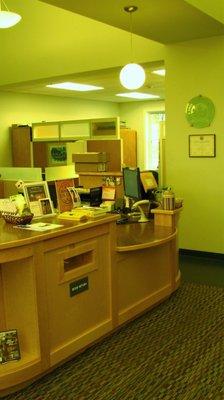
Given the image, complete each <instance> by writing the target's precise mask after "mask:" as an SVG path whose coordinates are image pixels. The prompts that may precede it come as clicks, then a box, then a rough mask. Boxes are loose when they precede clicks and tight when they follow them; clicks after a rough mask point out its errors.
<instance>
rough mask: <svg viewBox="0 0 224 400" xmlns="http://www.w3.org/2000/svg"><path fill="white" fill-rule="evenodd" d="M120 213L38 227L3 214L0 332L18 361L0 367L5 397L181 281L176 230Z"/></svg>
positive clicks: (159, 298)
mask: <svg viewBox="0 0 224 400" xmlns="http://www.w3.org/2000/svg"><path fill="white" fill-rule="evenodd" d="M116 219H117V216H114V215H108V216H106V217H102V218H99V219H97V220H95V221H92V222H85V223H78V222H71V221H67V220H61V219H60V220H58V219H57V218H54V219H53V218H51V219H44V222H46V221H47V222H53V223H58V224H62V225H63V226H61V227H60V228H57V229H54V230H51V231H46V232H44V233H43V232H34V231H28V230H26V229H23V230H22V229H16V228H14V227H13V226H12V225H9V224H6V223H5V222H4V221H2V220H1V219H0V331H5V330H11V329H17V332H18V338H19V344H20V351H21V359H20V360H19V361H10V362H8V363H5V364H0V397H1V396H2V395H5V394H6V393H8V392H11V391H13V390H16V389H18V387H20V385H24V384H25V383H26V382H29V381H30V380H33V379H36V378H37V377H39V376H40V375H42V374H44V373H46V372H47V371H49V370H50V369H51V368H53V367H54V366H56V365H57V364H59V363H60V362H63V361H64V360H66V359H68V358H69V357H71V356H73V355H74V354H75V353H77V352H78V351H80V350H82V349H84V348H85V347H87V346H89V345H90V344H91V343H93V342H94V341H96V340H98V339H99V338H101V337H103V336H104V335H105V334H108V333H109V332H110V331H112V330H113V329H115V328H116V327H118V326H119V325H120V324H122V323H124V322H126V321H127V320H129V319H131V318H134V317H135V316H136V315H138V314H139V313H141V312H143V311H144V310H146V309H147V308H149V307H152V306H153V305H155V304H157V303H158V302H160V301H162V300H163V299H165V298H166V297H168V296H169V295H170V294H171V293H172V292H173V291H174V290H175V289H176V288H177V286H178V283H179V268H178V253H177V251H178V249H177V232H176V230H174V229H173V228H169V227H161V226H154V224H153V222H151V221H150V222H149V223H144V224H139V223H135V224H134V223H133V224H128V225H119V226H118V225H116V224H115V220H116Z"/></svg>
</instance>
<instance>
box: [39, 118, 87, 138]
mask: <svg viewBox="0 0 224 400" xmlns="http://www.w3.org/2000/svg"><path fill="white" fill-rule="evenodd" d="M32 132H33V141H34V142H36V141H45V142H46V141H48V142H49V141H66V140H78V139H88V138H89V137H90V121H89V120H80V121H56V122H39V123H34V124H32Z"/></svg>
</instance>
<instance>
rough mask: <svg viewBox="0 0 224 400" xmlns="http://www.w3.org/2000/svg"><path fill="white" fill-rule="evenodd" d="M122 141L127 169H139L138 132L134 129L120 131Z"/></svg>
mask: <svg viewBox="0 0 224 400" xmlns="http://www.w3.org/2000/svg"><path fill="white" fill-rule="evenodd" d="M120 138H121V140H122V162H123V165H125V166H127V167H132V168H135V167H137V132H136V131H135V130H133V129H128V128H125V129H120Z"/></svg>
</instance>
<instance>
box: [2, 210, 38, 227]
mask: <svg viewBox="0 0 224 400" xmlns="http://www.w3.org/2000/svg"><path fill="white" fill-rule="evenodd" d="M1 216H2V218H3V219H4V220H5V222H8V223H9V224H12V225H26V224H29V223H30V222H31V221H32V219H33V214H32V213H30V214H24V215H19V214H15V213H12V212H6V211H3V212H2V213H1Z"/></svg>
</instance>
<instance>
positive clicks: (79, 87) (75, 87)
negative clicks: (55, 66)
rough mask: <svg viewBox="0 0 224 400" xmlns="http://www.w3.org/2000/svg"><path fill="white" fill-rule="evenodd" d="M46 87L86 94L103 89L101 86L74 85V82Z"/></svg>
mask: <svg viewBox="0 0 224 400" xmlns="http://www.w3.org/2000/svg"><path fill="white" fill-rule="evenodd" d="M46 86H47V87H50V88H53V89H65V90H76V91H78V92H87V91H90V90H101V89H104V88H103V87H101V86H93V85H84V84H82V83H74V82H61V83H53V84H52V85H46Z"/></svg>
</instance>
